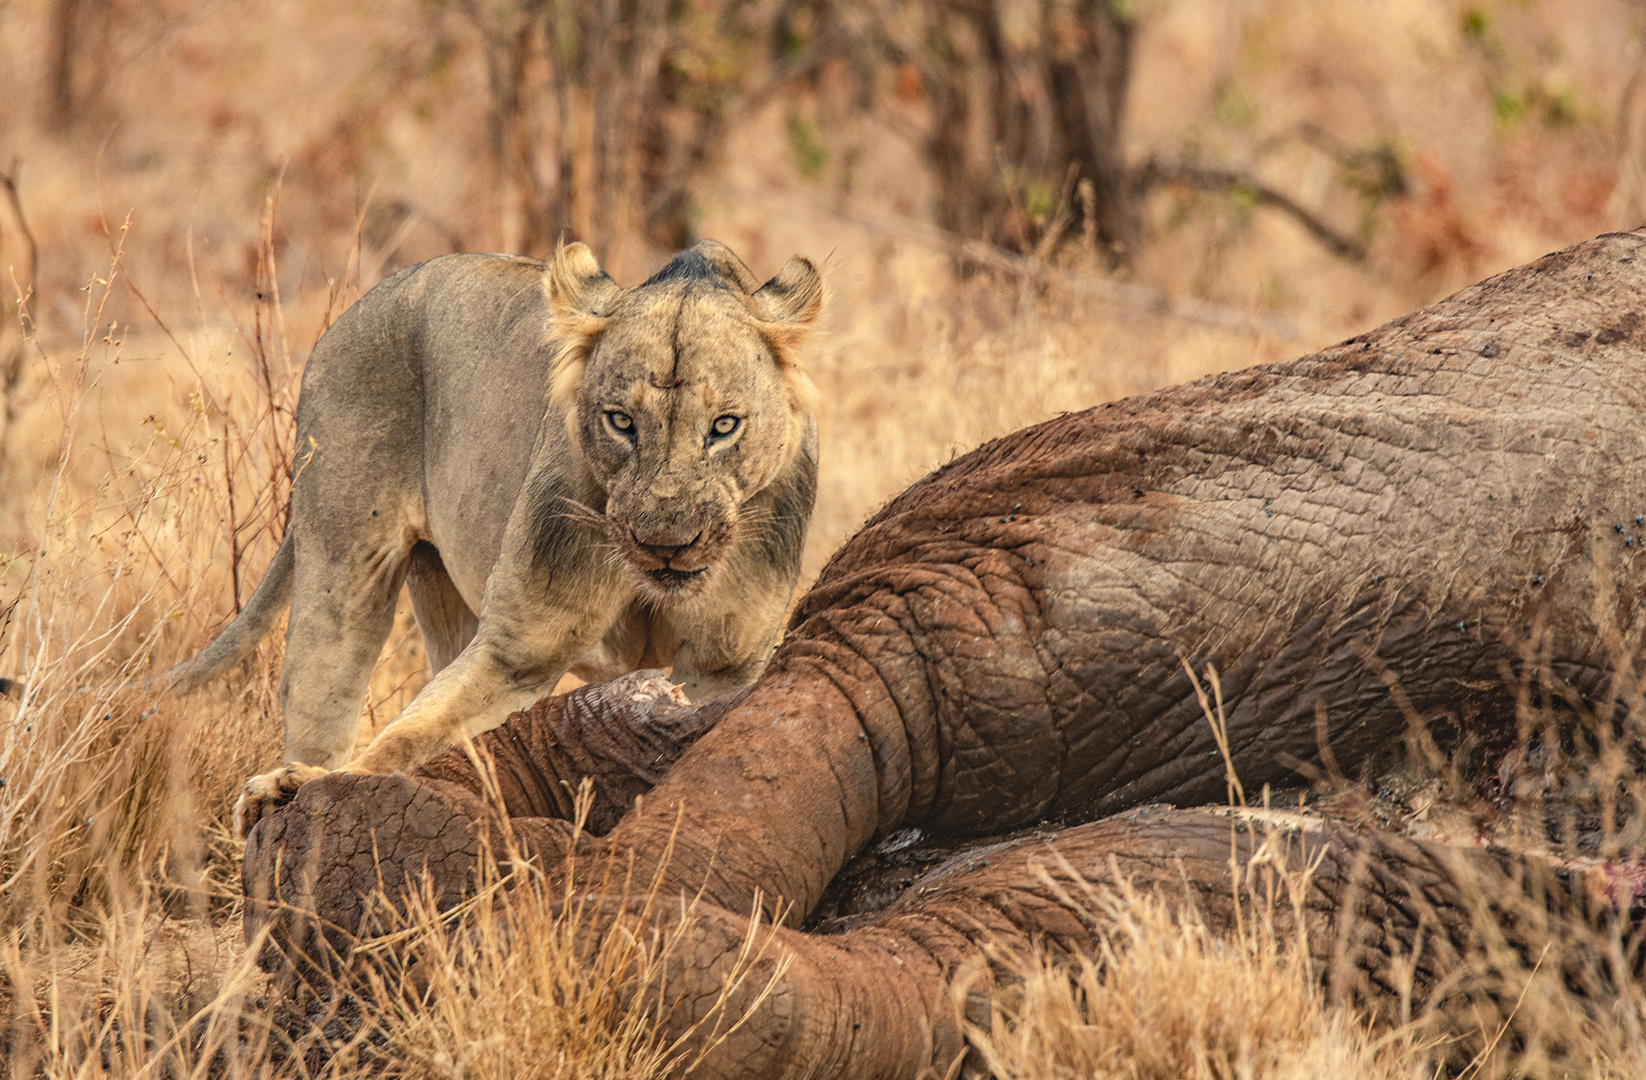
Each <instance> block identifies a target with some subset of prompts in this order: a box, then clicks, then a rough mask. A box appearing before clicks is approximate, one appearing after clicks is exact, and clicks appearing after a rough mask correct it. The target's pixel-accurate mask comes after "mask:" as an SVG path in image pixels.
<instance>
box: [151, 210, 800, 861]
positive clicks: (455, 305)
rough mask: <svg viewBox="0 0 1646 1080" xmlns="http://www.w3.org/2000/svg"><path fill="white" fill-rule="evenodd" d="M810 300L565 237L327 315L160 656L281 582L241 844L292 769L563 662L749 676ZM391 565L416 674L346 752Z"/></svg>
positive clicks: (343, 763) (259, 623) (781, 549)
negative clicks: (287, 433) (270, 545)
mask: <svg viewBox="0 0 1646 1080" xmlns="http://www.w3.org/2000/svg"><path fill="white" fill-rule="evenodd" d="M822 298H823V290H822V282H821V279H820V276H819V274H818V271H817V268H816V267H815V266H814V265H813V264H812V263H811V262H809V261H808V260H806V259H804V258H800V257H798V256H797V257H795V258H793V259H790V260H789V262H788V263H787V265H785V266H784V267H783V269H782V272H781V273H779V274H778V275H777V276H776V277H775V278H773V279H772V280H770V281H768V282H766V284H765V285H764V286H762V285H760V283H759V281H758V280H757V279H756V278H755V277H754V276H753V275H752V274H751V273H750V272H749V270H748V268H747V267H745V266H744V265H743V263H742V262H741V261H740V260H739V259H738V258H737V256H735V255H733V254H732V253H731V252H730V251H729V250H727V249H726V248H724V247H722V246H721V245H719V244H716V243H714V242H712V241H704V242H703V243H700V244H698V245H697V246H696V247H693V248H691V249H690V250H688V251H684V252H682V253H681V254H679V255H677V256H675V258H674V259H673V261H671V262H670V263H669V264H668V265H667V266H665V267H664V268H663V269H662V270H660V271H658V273H657V274H656V275H654V276H653V277H652V278H651V280H649V281H647V282H645V283H644V284H642V285H639V286H636V287H634V288H629V289H625V288H622V287H620V286H618V285H617V283H616V282H614V281H613V280H612V279H611V278H610V277H608V276H607V275H606V274H605V273H603V272H602V271H601V270H600V268H599V266H598V265H597V264H596V262H595V259H594V256H593V254H592V253H590V251H589V249H588V248H587V247H585V246H584V245H582V244H571V245H567V246H563V247H561V248H560V249H559V250H558V251H557V252H556V253H555V258H554V261H553V263H552V264H549V265H545V264H543V263H540V262H537V261H535V260H531V259H523V258H510V257H505V256H495V255H453V256H449V257H446V258H441V259H435V260H432V261H430V262H426V263H423V264H421V265H418V266H414V267H411V268H409V269H407V270H404V271H402V272H400V273H398V274H396V275H395V276H393V277H391V278H389V279H388V280H386V281H384V282H383V283H382V284H381V285H379V286H377V287H376V288H375V289H373V290H372V291H371V292H369V293H368V294H366V296H364V297H362V298H361V300H360V302H359V303H357V304H355V305H354V306H353V307H352V308H350V309H349V310H348V311H346V312H344V314H343V315H342V316H341V317H340V318H339V319H338V320H337V323H336V324H335V325H334V326H333V327H332V328H331V329H330V330H329V331H327V333H326V335H325V336H324V337H323V338H322V339H321V340H320V343H319V344H318V345H317V346H316V347H315V350H314V354H313V355H312V356H311V357H310V359H309V363H308V367H307V369H306V370H305V372H304V374H303V391H302V397H301V399H300V401H299V404H298V410H297V460H296V464H295V466H294V474H293V479H292V502H291V524H290V527H289V528H288V530H287V532H286V536H285V539H284V540H283V541H282V542H281V544H280V549H279V551H278V552H277V553H276V555H275V557H274V561H273V563H272V564H271V565H270V567H269V570H268V573H267V574H266V575H265V576H264V578H263V580H262V582H261V583H260V584H259V585H258V587H257V590H256V592H255V593H254V594H253V596H252V598H251V601H250V603H249V604H248V605H247V607H246V609H245V611H243V612H242V613H241V614H240V616H239V617H238V618H237V619H235V621H234V622H233V623H232V624H231V625H230V626H229V627H228V628H227V629H226V630H225V631H224V632H223V634H222V635H221V636H220V637H218V639H217V640H216V641H214V642H213V643H212V644H211V645H209V646H208V647H207V648H206V649H205V651H204V652H202V653H201V654H200V656H199V657H197V658H196V659H195V660H194V661H192V662H191V663H189V664H185V665H181V666H180V667H178V668H177V669H175V670H174V671H173V673H172V676H173V678H174V680H175V682H176V684H177V685H179V686H180V687H181V688H183V689H189V688H192V687H194V686H198V685H200V684H201V683H203V682H204V681H206V680H208V679H210V678H212V677H213V676H215V675H217V674H219V673H221V672H222V671H223V670H224V669H225V668H227V667H228V666H229V665H230V664H232V663H233V662H234V661H235V660H237V659H239V658H240V657H241V656H244V655H245V654H246V653H247V652H248V651H249V650H250V649H251V648H252V647H253V646H254V645H255V643H256V642H257V641H258V640H260V639H261V638H262V637H263V636H264V635H265V634H266V633H267V632H268V631H269V629H270V628H271V627H272V625H273V623H274V622H275V620H276V618H277V617H278V615H279V612H280V610H281V608H283V607H284V606H285V603H286V601H287V600H288V598H289V600H290V603H291V620H290V626H289V628H288V630H287V634H286V660H285V668H284V670H283V672H282V673H281V678H280V706H281V711H282V713H283V714H284V718H285V725H286V753H285V757H286V764H285V765H284V766H282V767H281V768H279V769H276V770H275V771H273V772H270V773H265V774H263V775H261V776H255V777H253V778H251V779H250V780H248V781H247V782H246V785H245V789H244V791H243V792H242V794H241V797H240V801H239V804H238V805H237V806H236V809H235V815H236V824H237V828H239V829H240V831H241V833H242V835H244V833H245V832H246V831H247V830H249V829H250V828H251V827H252V826H254V825H255V824H256V823H257V821H258V820H259V819H260V818H261V817H262V816H263V815H264V814H265V813H266V812H267V811H268V810H269V809H271V808H272V807H273V806H274V805H276V804H277V803H278V802H279V801H281V800H283V799H284V798H287V797H289V795H290V793H291V792H293V791H295V790H296V788H297V787H298V786H299V785H300V784H302V783H304V782H306V781H307V780H310V779H312V778H314V777H315V776H318V775H322V774H323V773H325V772H326V771H327V770H330V769H338V768H342V769H346V770H349V771H353V772H370V773H384V772H394V771H399V770H404V769H407V768H410V767H412V766H415V765H417V764H418V763H420V762H422V761H423V760H425V759H426V758H428V757H430V756H431V755H433V754H434V753H436V752H438V751H440V750H442V749H444V748H446V747H449V746H451V745H453V744H454V743H456V742H459V741H461V739H462V738H463V737H464V736H469V735H474V734H476V733H478V732H481V731H485V730H487V729H489V728H492V727H495V726H497V725H498V724H499V723H501V722H502V720H503V719H504V717H506V716H507V715H508V714H509V713H510V712H512V711H514V710H516V709H520V708H523V707H525V706H527V705H529V704H531V703H532V702H533V701H535V700H536V699H537V698H539V697H541V696H542V695H543V694H545V693H548V692H549V691H551V690H552V689H553V688H554V685H555V683H556V682H558V681H559V680H560V677H561V676H562V675H564V674H565V673H566V672H567V671H572V672H575V673H576V674H578V675H580V676H582V677H584V678H587V679H606V678H611V677H613V676H616V675H619V674H621V673H623V672H626V671H631V670H634V669H636V668H640V667H660V666H667V665H670V664H672V665H673V666H674V677H675V680H676V681H677V682H680V683H682V684H683V688H684V690H685V692H686V694H687V695H688V696H689V697H691V698H693V699H703V698H710V697H714V696H716V695H718V694H723V693H725V692H727V691H728V690H732V689H734V688H737V687H740V686H743V685H745V684H746V683H748V682H750V681H752V680H753V679H754V677H755V676H756V675H757V674H758V673H759V672H760V669H761V668H762V666H763V665H764V664H765V661H766V658H767V656H768V655H769V654H770V652H771V650H772V648H773V647H774V645H775V642H776V638H777V634H778V631H779V628H780V625H781V621H782V618H783V615H784V611H785V609H786V608H787V606H788V602H789V597H790V595H791V594H792V592H793V591H794V584H795V579H796V577H797V576H798V574H799V570H800V551H801V546H802V543H803V541H804V539H805V532H806V523H807V521H808V519H809V518H810V516H811V511H812V501H813V498H814V495H815V493H816V486H817V430H816V423H815V421H814V419H813V417H812V414H811V410H810V403H809V388H810V383H809V381H808V380H807V379H806V377H805V375H804V374H803V372H802V371H801V370H800V368H799V367H798V366H797V360H796V350H797V348H798V347H799V345H800V343H801V341H802V340H803V339H804V337H805V336H806V334H807V332H808V331H809V330H810V329H811V327H812V326H813V325H814V324H815V323H816V321H817V317H818V314H819V312H820V310H821V307H822ZM402 581H404V582H406V583H407V584H408V585H409V587H410V591H411V597H412V605H413V609H414V610H415V612H416V614H417V624H418V627H419V629H420V630H421V631H422V633H423V640H424V642H425V643H426V645H427V647H428V654H429V660H430V663H431V664H432V666H433V668H434V671H435V676H434V678H433V680H432V681H430V683H429V684H428V685H427V686H426V687H424V688H423V691H422V693H420V694H418V695H417V697H416V698H415V699H414V700H413V701H412V703H411V704H410V705H409V706H407V707H406V709H405V711H403V712H402V713H401V714H400V715H399V716H397V717H396V718H395V719H394V721H393V722H392V723H391V724H389V726H388V727H386V728H385V729H384V730H383V731H382V732H381V733H379V734H378V736H377V738H376V739H374V740H373V741H372V743H371V745H370V746H368V747H367V748H366V750H365V751H364V752H363V753H361V754H360V756H358V757H356V758H354V759H353V760H348V755H349V753H350V751H351V749H352V748H353V746H354V743H355V737H356V733H357V731H358V726H359V718H360V707H361V702H362V700H363V699H364V697H365V693H366V686H367V681H368V679H369V677H370V674H371V668H372V663H373V661H374V660H375V659H376V658H377V655H378V653H379V652H380V651H381V649H382V647H383V641H384V639H385V638H386V637H387V636H388V632H389V628H390V624H391V621H392V619H393V616H394V603H395V597H396V595H397V594H398V593H399V590H400V585H401V582H402Z"/></svg>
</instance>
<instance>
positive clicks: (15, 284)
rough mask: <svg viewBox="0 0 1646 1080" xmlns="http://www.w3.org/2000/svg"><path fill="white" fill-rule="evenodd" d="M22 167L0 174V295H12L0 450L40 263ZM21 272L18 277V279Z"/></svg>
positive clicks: (4, 336)
mask: <svg viewBox="0 0 1646 1080" xmlns="http://www.w3.org/2000/svg"><path fill="white" fill-rule="evenodd" d="M21 168H22V163H21V162H20V161H19V160H17V159H13V161H12V163H11V168H10V169H9V170H7V171H6V172H4V173H0V192H4V196H5V197H4V200H3V201H0V294H7V293H9V294H11V295H9V296H7V297H6V301H5V302H3V303H0V449H3V448H4V445H5V436H6V432H7V431H9V430H10V428H11V422H12V420H13V419H14V418H15V409H16V402H15V401H14V400H13V399H14V397H15V395H16V391H17V384H18V382H19V381H20V380H21V379H22V377H23V353H24V345H25V342H26V341H27V340H28V329H27V322H26V320H27V318H28V303H29V301H30V300H31V299H32V298H33V296H34V278H35V272H36V269H37V266H38V263H39V245H38V244H36V242H35V239H34V231H33V230H32V229H30V228H29V222H28V218H27V217H25V216H24V214H23V200H22V198H21V197H20V196H19V194H18V190H17V177H18V173H19V172H20V170H21ZM11 236H16V237H17V241H18V243H19V244H20V245H21V247H22V253H21V254H22V260H21V265H19V263H18V262H17V261H15V260H13V259H12V258H10V257H8V255H9V252H8V250H7V249H8V247H9V246H10V237H11ZM19 270H21V275H19Z"/></svg>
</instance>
